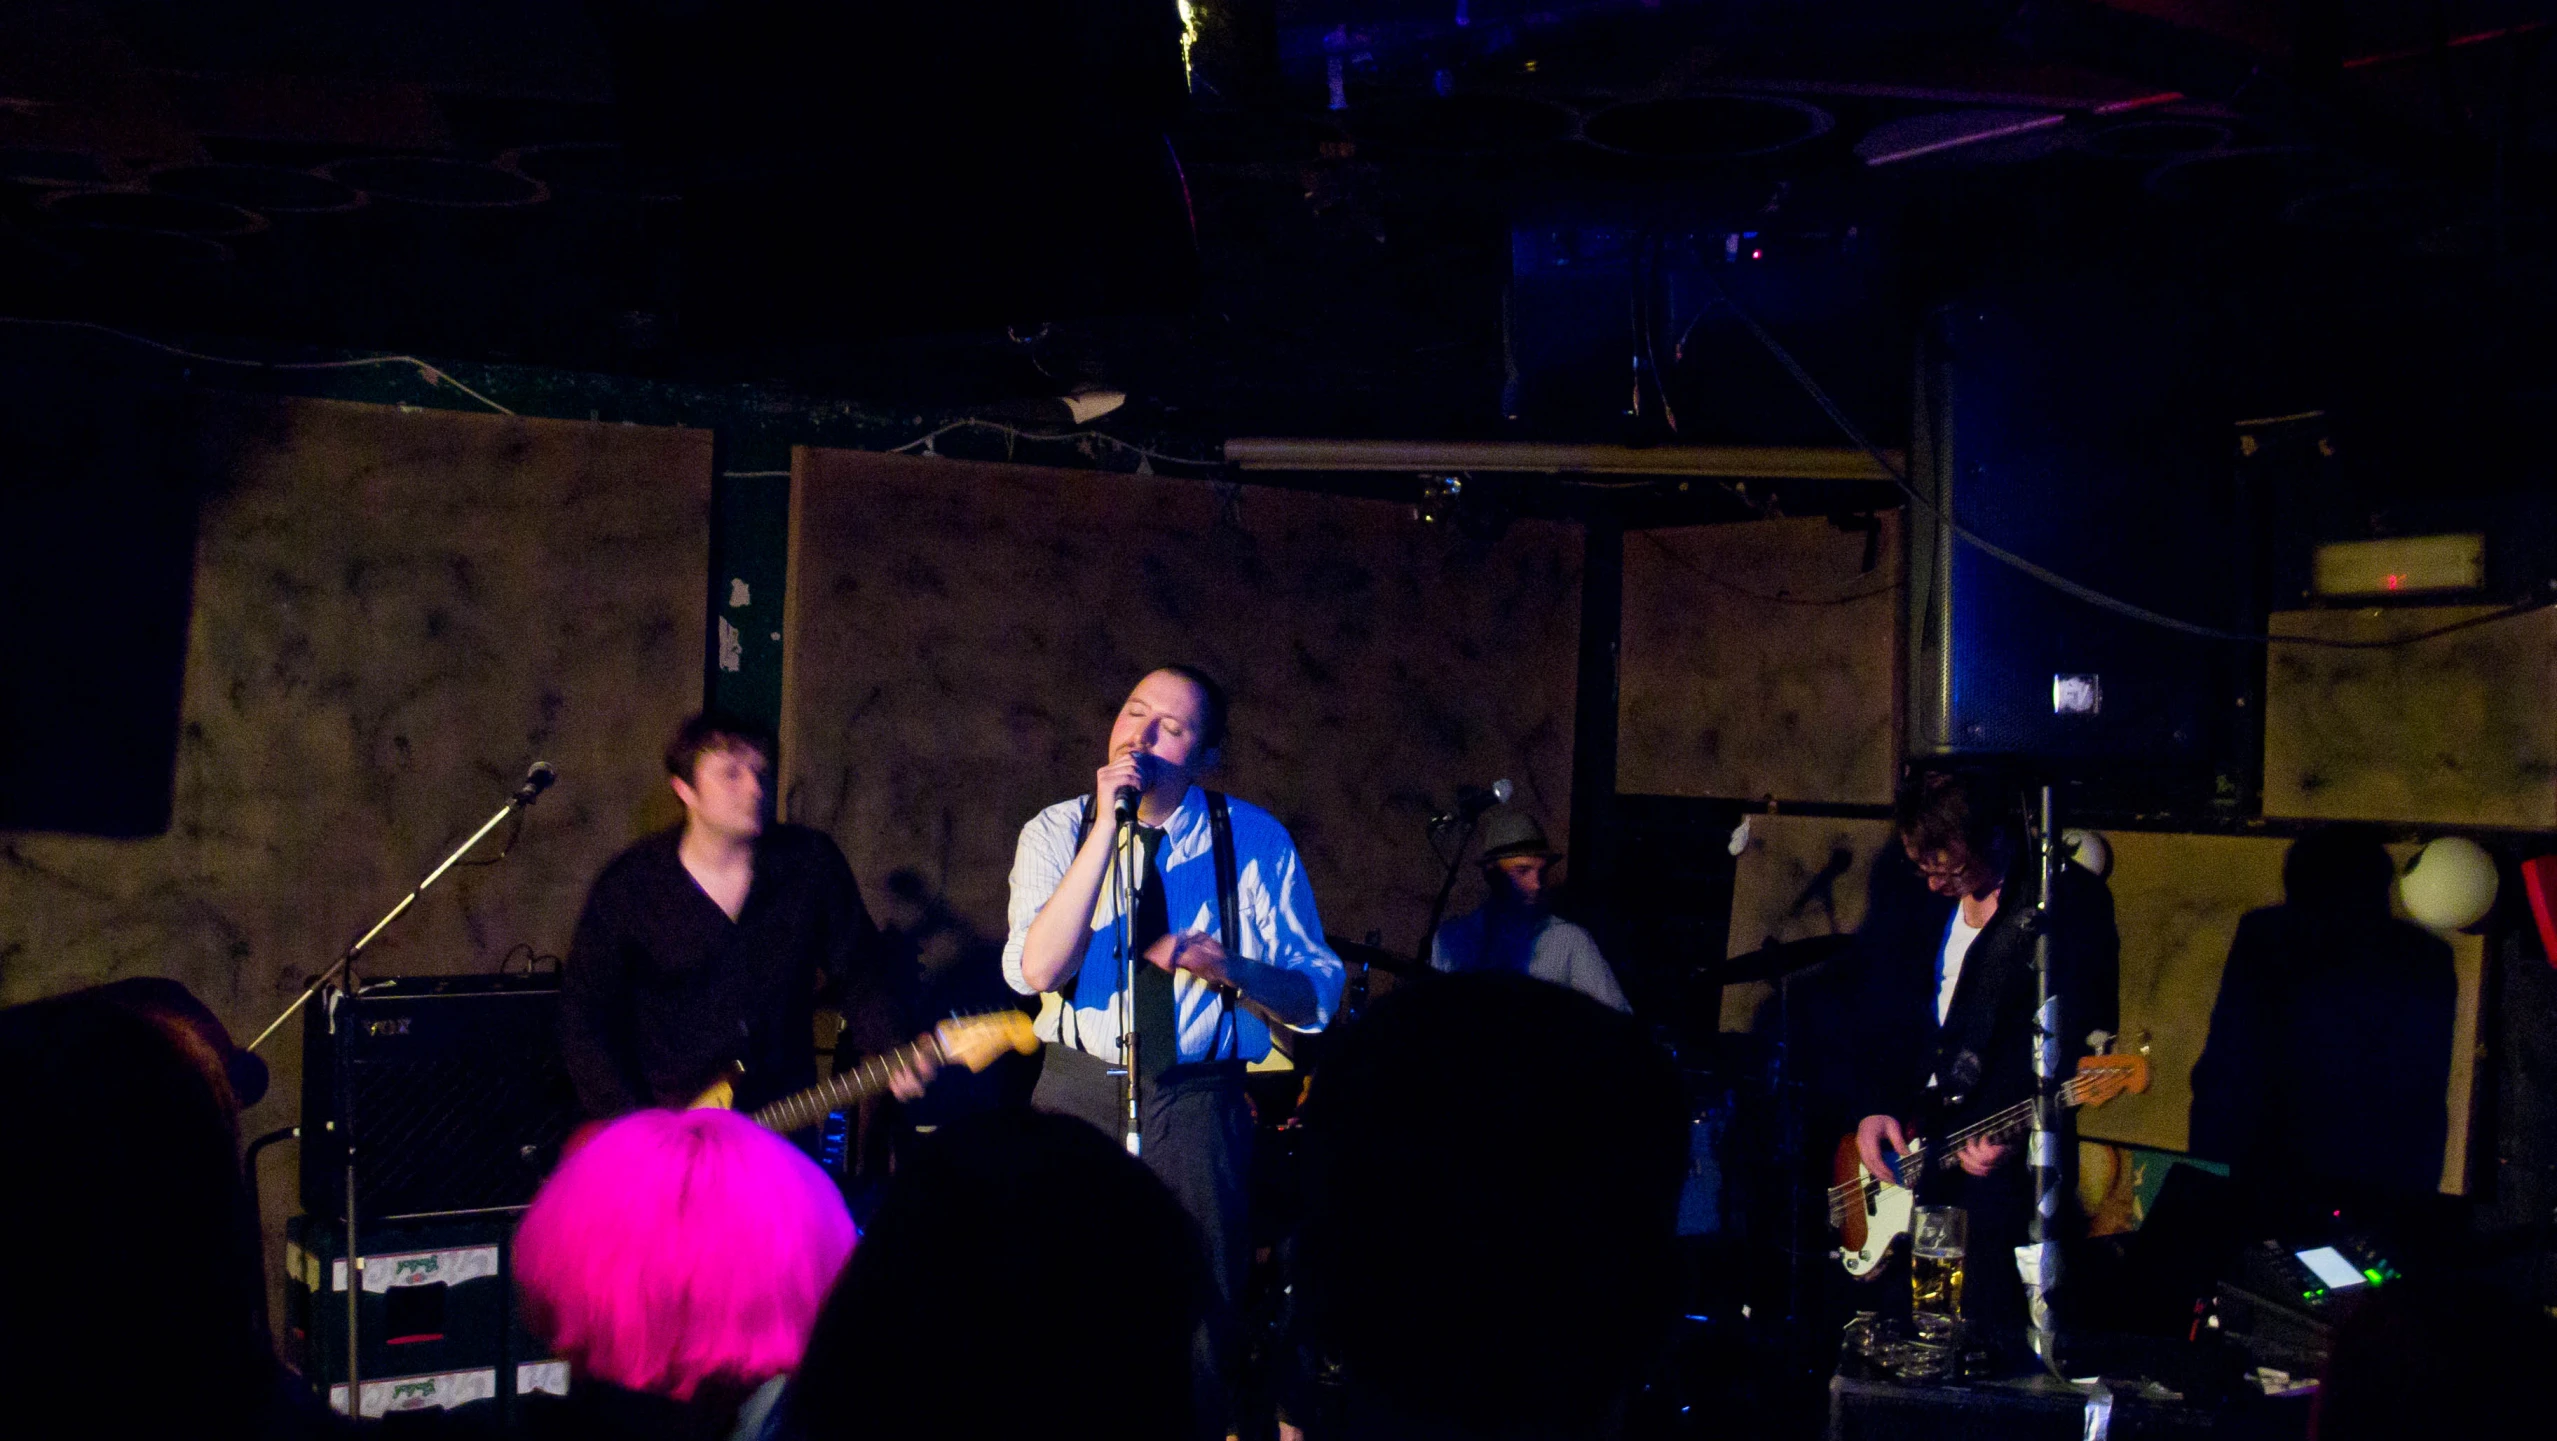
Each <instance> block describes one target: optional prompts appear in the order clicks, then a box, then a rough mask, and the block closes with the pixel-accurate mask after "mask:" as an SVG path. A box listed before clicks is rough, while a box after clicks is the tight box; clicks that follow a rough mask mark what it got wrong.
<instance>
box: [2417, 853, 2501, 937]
mask: <svg viewBox="0 0 2557 1441" xmlns="http://www.w3.org/2000/svg"><path fill="white" fill-rule="evenodd" d="M2495 884H2496V881H2495V858H2494V857H2493V856H2490V855H2488V854H2487V853H2486V848H2485V847H2484V846H2481V845H2479V844H2477V842H2475V841H2472V840H2470V839H2469V838H2468V837H2466V836H2443V837H2442V838H2441V839H2439V840H2437V841H2434V842H2433V843H2432V844H2431V845H2428V846H2426V847H2424V849H2423V850H2421V851H2419V852H2417V853H2416V856H2415V864H2413V865H2412V866H2409V867H2407V869H2406V874H2405V875H2403V876H2400V877H2399V878H2398V881H2397V898H2398V899H2399V900H2400V901H2402V902H2404V903H2405V906H2406V914H2408V915H2410V916H2413V917H2414V918H2415V919H2416V920H2417V921H2418V922H2420V923H2421V924H2423V925H2425V926H2429V927H2431V928H2432V929H2434V930H2436V931H2458V930H2465V929H2467V928H2468V927H2470V926H2473V925H2475V924H2477V923H2478V922H2479V921H2481V920H2484V919H2485V918H2486V912H2488V911H2489V910H2492V909H2493V908H2494V905H2495Z"/></svg>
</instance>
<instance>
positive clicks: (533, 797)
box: [515, 761, 559, 806]
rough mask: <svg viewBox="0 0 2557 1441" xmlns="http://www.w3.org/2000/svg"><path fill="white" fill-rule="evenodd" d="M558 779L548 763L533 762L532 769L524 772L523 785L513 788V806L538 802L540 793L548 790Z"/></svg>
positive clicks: (557, 773)
mask: <svg viewBox="0 0 2557 1441" xmlns="http://www.w3.org/2000/svg"><path fill="white" fill-rule="evenodd" d="M558 779H559V772H558V771H556V770H553V769H551V763H550V762H549V761H535V762H533V768H532V769H531V770H528V771H526V772H524V783H523V784H522V785H520V786H517V787H516V788H515V804H517V805H519V806H528V805H531V804H532V803H533V802H535V801H537V800H540V799H541V798H542V792H544V791H546V790H549V789H550V784H551V782H553V781H555V780H558Z"/></svg>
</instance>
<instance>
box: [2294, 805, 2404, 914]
mask: <svg viewBox="0 0 2557 1441" xmlns="http://www.w3.org/2000/svg"><path fill="white" fill-rule="evenodd" d="M2396 879H2397V865H2396V863H2395V862H2394V861H2392V860H2390V859H2389V856H2388V847H2387V846H2386V845H2385V844H2383V843H2382V841H2381V837H2380V833H2379V831H2378V830H2377V828H2375V827H2371V826H2352V825H2342V826H2321V827H2319V828H2318V829H2316V830H2313V831H2310V832H2309V833H2308V834H2306V835H2304V836H2301V837H2300V838H2299V839H2298V840H2295V841H2293V842H2291V848H2290V849H2289V850H2288V851H2286V852H2284V853H2283V856H2282V899H2283V900H2284V901H2286V902H2288V903H2289V904H2290V905H2292V906H2295V907H2297V908H2299V909H2300V910H2301V911H2303V912H2305V913H2307V914H2309V915H2311V916H2314V917H2316V918H2318V919H2321V920H2327V921H2338V922H2347V923H2352V924H2367V923H2370V922H2374V921H2381V920H2385V919H2387V917H2388V895H2389V886H2390V885H2391V884H2392V883H2393V882H2394V881H2395V880H2396Z"/></svg>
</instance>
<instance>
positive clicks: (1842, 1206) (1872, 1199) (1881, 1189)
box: [1829, 1135, 1917, 1281]
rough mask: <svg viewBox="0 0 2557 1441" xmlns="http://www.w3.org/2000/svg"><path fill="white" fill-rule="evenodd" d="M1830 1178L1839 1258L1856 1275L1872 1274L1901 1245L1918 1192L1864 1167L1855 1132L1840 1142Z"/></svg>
mask: <svg viewBox="0 0 2557 1441" xmlns="http://www.w3.org/2000/svg"><path fill="white" fill-rule="evenodd" d="M1829 1181H1830V1191H1829V1194H1830V1197H1831V1200H1830V1206H1829V1214H1830V1220H1831V1222H1832V1224H1834V1225H1835V1226H1836V1227H1837V1228H1838V1260H1839V1263H1840V1264H1842V1265H1844V1266H1845V1267H1846V1268H1847V1274H1848V1275H1850V1276H1853V1277H1855V1278H1856V1279H1857V1280H1859V1281H1865V1280H1871V1279H1872V1278H1873V1277H1874V1276H1875V1275H1876V1274H1877V1273H1879V1272H1880V1271H1881V1270H1882V1268H1883V1267H1884V1266H1885V1265H1886V1264H1888V1263H1889V1262H1890V1260H1891V1258H1892V1257H1893V1256H1895V1255H1897V1254H1899V1253H1900V1252H1901V1251H1902V1250H1904V1249H1905V1247H1903V1246H1902V1245H1901V1243H1902V1242H1903V1241H1905V1240H1907V1239H1908V1236H1909V1210H1910V1208H1911V1206H1913V1205H1914V1204H1916V1201H1917V1193H1916V1192H1914V1191H1911V1190H1910V1189H1909V1188H1908V1187H1906V1186H1903V1185H1900V1184H1898V1183H1897V1182H1894V1181H1892V1180H1889V1179H1888V1178H1885V1177H1880V1176H1876V1175H1874V1174H1873V1173H1872V1172H1871V1171H1868V1170H1866V1169H1865V1167H1864V1162H1863V1161H1862V1160H1861V1159H1859V1158H1858V1157H1857V1155H1856V1138H1855V1137H1854V1136H1853V1135H1849V1136H1848V1137H1847V1138H1846V1139H1844V1140H1842V1141H1840V1142H1839V1143H1838V1153H1837V1156H1836V1158H1835V1160H1834V1161H1833V1162H1832V1163H1831V1165H1830V1168H1829Z"/></svg>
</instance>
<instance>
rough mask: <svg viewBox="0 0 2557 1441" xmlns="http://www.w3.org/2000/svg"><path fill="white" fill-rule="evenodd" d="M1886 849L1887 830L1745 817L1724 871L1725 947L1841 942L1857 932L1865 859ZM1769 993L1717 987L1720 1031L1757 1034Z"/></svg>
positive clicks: (1867, 867)
mask: <svg viewBox="0 0 2557 1441" xmlns="http://www.w3.org/2000/svg"><path fill="white" fill-rule="evenodd" d="M1890 842H1891V823H1890V822H1889V821H1879V820H1838V819H1826V818H1822V817H1818V816H1787V815H1773V816H1751V817H1750V818H1749V835H1748V840H1747V844H1746V845H1745V846H1744V847H1743V848H1742V850H1741V852H1740V855H1739V856H1738V857H1737V858H1736V859H1735V860H1734V862H1733V864H1732V874H1731V945H1730V949H1729V950H1728V951H1727V952H1726V954H1728V955H1732V956H1741V955H1745V954H1747V953H1748V952H1750V951H1754V950H1756V949H1758V948H1759V947H1760V946H1763V945H1768V944H1771V943H1781V942H1785V941H1799V940H1806V939H1808V938H1810V937H1813V936H1830V935H1843V934H1846V933H1848V932H1852V931H1853V930H1855V928H1856V927H1858V926H1860V925H1862V924H1864V908H1865V899H1866V895H1867V887H1868V886H1869V885H1870V884H1871V882H1872V879H1873V858H1874V857H1875V856H1876V855H1878V854H1880V853H1881V851H1882V848H1883V847H1884V846H1885V845H1888V844H1890ZM1773 994H1774V987H1773V986H1772V985H1771V984H1770V983H1768V982H1765V981H1749V982H1744V983H1741V984H1738V985H1730V986H1725V987H1723V991H1722V1028H1723V1029H1724V1030H1726V1031H1747V1030H1754V1029H1756V1028H1757V1025H1758V1022H1759V1020H1760V1018H1761V1016H1762V1015H1763V1013H1764V1010H1765V1006H1766V1002H1767V1000H1768V998H1769V997H1771V996H1772V995H1773Z"/></svg>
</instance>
